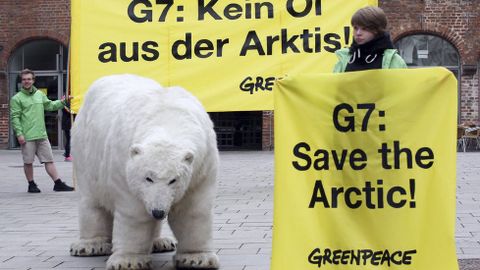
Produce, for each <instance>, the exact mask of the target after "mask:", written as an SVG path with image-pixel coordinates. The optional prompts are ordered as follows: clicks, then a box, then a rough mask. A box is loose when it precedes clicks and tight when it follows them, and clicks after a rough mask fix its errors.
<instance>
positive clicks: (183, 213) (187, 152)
mask: <svg viewBox="0 0 480 270" xmlns="http://www.w3.org/2000/svg"><path fill="white" fill-rule="evenodd" d="M72 153H73V156H74V157H75V158H74V160H73V165H74V173H75V175H76V177H77V179H78V188H79V191H80V198H81V199H80V200H81V201H80V206H79V219H80V240H79V241H77V242H75V243H73V244H72V246H71V250H70V252H71V254H72V255H73V256H97V255H108V254H110V253H112V255H111V256H110V258H109V259H108V261H107V269H149V268H151V266H152V264H151V256H150V253H151V252H152V251H153V252H155V251H164V250H166V251H169V250H173V249H174V248H175V244H174V242H173V241H172V240H170V239H167V238H160V230H161V220H162V219H165V217H166V216H167V214H168V222H169V225H170V227H171V229H172V231H173V233H174V235H175V237H176V239H177V241H178V245H177V247H176V248H177V253H176V255H175V256H174V264H175V266H176V267H177V268H180V269H216V268H218V267H219V263H218V258H217V256H216V255H215V253H213V251H212V219H213V214H212V207H213V200H214V196H215V189H216V173H217V164H218V150H217V142H216V135H215V132H214V130H213V124H212V121H211V120H210V118H209V116H208V114H207V113H206V112H205V109H204V108H203V107H202V105H201V104H200V102H199V101H198V100H197V99H196V98H194V97H193V96H192V95H191V94H189V93H188V92H187V91H185V90H184V89H182V88H180V87H169V88H164V87H162V86H160V85H159V84H158V83H156V82H155V81H153V80H150V79H147V78H143V77H139V76H135V75H113V76H107V77H103V78H101V79H99V80H97V81H96V82H94V83H93V84H92V86H91V87H90V89H89V91H88V93H87V94H86V96H85V100H84V104H83V107H82V108H81V110H80V112H79V114H78V116H77V118H76V120H75V124H74V127H73V130H72Z"/></svg>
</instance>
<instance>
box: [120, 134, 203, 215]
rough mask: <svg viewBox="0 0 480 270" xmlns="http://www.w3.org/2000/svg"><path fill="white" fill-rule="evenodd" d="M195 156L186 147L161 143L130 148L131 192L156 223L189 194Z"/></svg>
mask: <svg viewBox="0 0 480 270" xmlns="http://www.w3.org/2000/svg"><path fill="white" fill-rule="evenodd" d="M193 160H194V153H193V151H192V150H191V148H189V147H186V145H185V144H182V143H178V142H171V141H166V140H158V141H155V142H152V141H150V142H146V143H142V144H134V145H132V146H131V147H130V156H129V159H128V161H127V167H126V170H127V172H126V175H127V184H128V186H129V189H130V191H131V192H132V193H133V194H134V195H135V197H137V199H139V200H140V201H141V202H143V204H144V205H145V210H146V211H147V213H148V214H149V215H151V216H152V217H154V218H155V219H159V220H161V219H164V218H165V217H166V216H167V214H168V212H169V210H170V207H171V206H172V205H173V204H174V203H176V202H178V201H179V200H180V199H181V198H182V197H183V195H184V194H185V191H186V190H187V188H188V186H189V184H190V179H191V177H192V171H193V168H192V167H193Z"/></svg>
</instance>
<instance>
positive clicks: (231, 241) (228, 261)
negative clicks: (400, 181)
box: [0, 150, 480, 270]
mask: <svg viewBox="0 0 480 270" xmlns="http://www.w3.org/2000/svg"><path fill="white" fill-rule="evenodd" d="M54 154H55V160H56V164H57V168H58V169H59V171H60V174H61V175H62V178H63V179H64V180H65V181H66V182H67V183H68V184H72V180H71V179H72V177H71V167H72V164H71V163H69V162H63V158H62V156H61V152H60V151H55V153H54ZM220 156H221V169H220V174H219V186H218V195H217V198H216V201H215V209H214V211H215V220H214V245H215V248H216V251H217V253H218V255H219V257H220V260H221V263H222V268H221V269H224V270H267V269H269V268H270V254H271V240H272V220H273V152H221V155H220ZM457 167H458V169H457V171H458V173H457V176H458V177H457V186H458V188H457V229H456V242H457V255H458V258H459V259H461V260H460V266H461V269H462V270H474V269H475V270H478V269H480V263H479V262H480V153H478V152H477V153H459V154H458V166H457ZM34 169H35V181H36V182H37V183H38V185H39V188H40V189H41V190H42V193H40V194H29V193H27V192H26V189H27V184H26V181H25V179H24V174H23V169H22V164H21V156H20V153H19V151H7V150H3V151H1V150H0V269H76V270H81V269H104V267H105V261H106V259H107V257H104V256H103V257H89V258H78V257H71V256H70V255H69V253H68V250H69V246H70V243H71V242H72V241H74V240H76V239H77V237H78V221H77V217H78V213H77V199H78V194H77V192H67V193H55V192H53V191H52V188H53V183H52V181H51V180H50V179H49V178H48V176H47V174H46V173H45V171H44V169H43V167H42V166H40V165H39V164H37V165H35V168H34ZM164 234H166V235H171V232H170V230H169V229H168V227H167V230H166V232H165V233H164ZM172 255H173V253H172V252H170V253H163V254H155V255H153V260H154V267H155V269H165V270H166V269H173V268H172V263H171V257H172Z"/></svg>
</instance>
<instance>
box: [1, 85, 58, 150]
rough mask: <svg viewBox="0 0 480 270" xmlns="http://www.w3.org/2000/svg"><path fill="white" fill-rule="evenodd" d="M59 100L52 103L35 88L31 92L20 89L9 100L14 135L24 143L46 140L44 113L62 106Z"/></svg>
mask: <svg viewBox="0 0 480 270" xmlns="http://www.w3.org/2000/svg"><path fill="white" fill-rule="evenodd" d="M64 105H65V104H64V102H63V101H60V100H56V101H52V100H49V99H48V97H47V96H46V95H45V94H44V93H43V92H42V91H38V90H37V88H35V87H34V86H32V89H31V91H28V90H25V89H23V88H21V89H20V92H18V93H17V94H16V95H14V96H13V97H12V99H11V100H10V120H11V122H12V128H13V130H14V131H15V135H16V136H17V137H18V136H23V137H24V138H25V140H26V141H33V140H38V139H45V138H48V136H47V130H46V128H45V113H44V111H45V110H46V111H57V110H59V109H61V108H63V106H64Z"/></svg>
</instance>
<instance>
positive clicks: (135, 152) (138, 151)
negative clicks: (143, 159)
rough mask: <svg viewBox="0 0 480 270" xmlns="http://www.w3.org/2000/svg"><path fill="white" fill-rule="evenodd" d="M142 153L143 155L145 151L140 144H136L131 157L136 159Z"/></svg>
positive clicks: (132, 148)
mask: <svg viewBox="0 0 480 270" xmlns="http://www.w3.org/2000/svg"><path fill="white" fill-rule="evenodd" d="M142 153H143V149H142V146H141V145H140V144H134V145H132V146H131V147H130V157H135V156H137V155H140V154H142Z"/></svg>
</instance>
